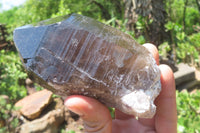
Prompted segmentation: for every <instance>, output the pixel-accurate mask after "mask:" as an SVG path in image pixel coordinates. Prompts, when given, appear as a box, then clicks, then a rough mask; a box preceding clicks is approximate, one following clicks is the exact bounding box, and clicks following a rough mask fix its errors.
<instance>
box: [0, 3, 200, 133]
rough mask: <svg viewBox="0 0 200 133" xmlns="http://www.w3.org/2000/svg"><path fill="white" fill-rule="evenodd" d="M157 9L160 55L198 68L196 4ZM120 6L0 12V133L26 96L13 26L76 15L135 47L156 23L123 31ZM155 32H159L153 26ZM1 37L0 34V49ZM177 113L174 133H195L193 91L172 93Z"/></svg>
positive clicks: (199, 102)
mask: <svg viewBox="0 0 200 133" xmlns="http://www.w3.org/2000/svg"><path fill="white" fill-rule="evenodd" d="M125 1H128V0H125ZM157 1H158V0H157ZM163 4H164V7H165V9H163V10H165V13H166V14H165V16H164V17H165V18H164V19H165V24H164V26H163V27H164V34H165V35H164V36H165V38H164V39H163V40H160V42H161V44H160V45H159V46H158V45H157V46H158V48H159V53H160V55H162V56H164V57H166V58H167V57H169V56H171V57H173V59H174V60H175V61H176V63H180V62H185V63H188V64H190V65H193V66H195V67H200V15H199V14H200V7H199V5H200V1H199V0H169V1H165V2H164V3H163ZM125 5H126V4H125V3H124V2H123V1H122V0H107V1H105V0H27V1H26V2H25V3H24V5H21V6H19V7H14V8H12V9H10V10H8V11H3V12H0V24H1V23H2V24H6V27H7V32H8V34H7V35H6V40H7V46H6V47H0V95H7V96H9V98H10V103H6V102H5V100H2V99H1V100H0V108H1V110H0V122H1V120H3V121H4V122H6V124H7V127H6V126H2V125H1V123H0V132H10V131H11V130H12V131H13V128H15V127H17V125H18V121H17V120H15V119H14V118H12V115H11V112H12V110H14V107H13V104H14V103H15V102H16V101H17V100H19V99H20V98H22V97H24V96H26V89H25V79H26V78H27V75H26V73H25V71H24V69H23V67H22V63H21V61H20V58H19V56H18V54H17V52H16V50H15V48H14V45H13V41H12V38H13V36H12V33H13V30H14V29H15V28H16V27H18V26H22V25H26V24H30V23H36V22H39V21H42V20H45V19H48V18H53V17H57V16H61V15H66V14H71V13H79V14H83V15H86V16H89V17H92V18H95V19H97V20H99V21H101V22H103V23H105V24H108V25H111V26H113V27H116V28H118V29H120V30H122V31H123V32H126V33H127V34H130V35H131V36H132V37H134V38H135V39H136V40H137V41H138V42H139V43H140V44H143V43H145V42H149V41H150V38H149V35H151V34H153V31H151V30H150V29H151V27H152V26H153V24H154V22H155V21H156V20H155V19H154V18H151V16H150V15H149V16H145V15H142V14H138V15H137V21H136V22H135V25H133V26H132V27H133V29H131V30H128V29H129V28H128V26H127V25H128V24H129V23H130V22H131V21H130V20H128V19H127V18H125V16H126V15H125V13H126V11H125V10H126V8H125ZM0 8H1V5H0ZM141 8H142V7H141ZM138 12H139V11H138ZM156 26H158V28H159V25H156ZM1 36H2V34H1V33H0V46H1ZM37 89H38V90H40V89H41V88H40V87H37ZM177 111H178V118H179V119H178V132H179V133H199V132H200V128H199V125H200V92H199V91H197V92H196V93H195V94H190V93H188V92H178V91H177ZM110 112H111V114H112V117H114V113H113V112H114V110H113V109H111V108H110ZM8 118H12V120H13V121H12V122H11V121H7V120H8ZM9 120H10V119H9ZM62 132H65V131H64V130H63V131H62ZM69 132H70V133H73V132H74V131H69Z"/></svg>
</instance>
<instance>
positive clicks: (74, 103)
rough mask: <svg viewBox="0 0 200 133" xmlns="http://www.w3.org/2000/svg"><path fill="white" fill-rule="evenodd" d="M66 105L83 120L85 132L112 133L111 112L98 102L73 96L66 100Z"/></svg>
mask: <svg viewBox="0 0 200 133" xmlns="http://www.w3.org/2000/svg"><path fill="white" fill-rule="evenodd" d="M65 105H66V106H67V108H68V109H69V110H71V111H72V112H74V113H76V114H78V115H80V117H81V118H82V119H83V122H84V127H85V132H90V133H94V132H95V133H100V132H101V133H111V128H112V118H111V115H110V112H109V110H108V109H107V107H106V106H104V105H103V104H101V103H100V102H98V101H97V100H95V99H92V98H89V97H85V96H80V95H73V96H70V97H68V98H67V99H66V100H65Z"/></svg>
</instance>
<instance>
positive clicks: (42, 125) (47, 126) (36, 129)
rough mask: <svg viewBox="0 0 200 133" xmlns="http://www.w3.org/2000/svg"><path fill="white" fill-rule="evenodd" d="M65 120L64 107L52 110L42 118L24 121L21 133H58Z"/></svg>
mask: <svg viewBox="0 0 200 133" xmlns="http://www.w3.org/2000/svg"><path fill="white" fill-rule="evenodd" d="M63 122H64V109H63V108H61V109H56V110H53V111H50V112H49V113H48V114H46V115H45V116H43V117H42V118H39V119H36V120H33V121H31V122H27V123H24V124H23V125H21V127H20V133H57V132H58V129H59V128H58V127H59V126H60V124H62V123H63Z"/></svg>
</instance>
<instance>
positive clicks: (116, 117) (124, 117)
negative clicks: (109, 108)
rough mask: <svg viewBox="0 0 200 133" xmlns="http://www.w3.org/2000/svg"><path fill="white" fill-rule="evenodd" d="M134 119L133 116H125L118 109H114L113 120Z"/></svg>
mask: <svg viewBox="0 0 200 133" xmlns="http://www.w3.org/2000/svg"><path fill="white" fill-rule="evenodd" d="M132 118H135V116H133V115H127V114H125V113H123V112H121V111H119V110H118V109H115V119H120V120H127V119H132Z"/></svg>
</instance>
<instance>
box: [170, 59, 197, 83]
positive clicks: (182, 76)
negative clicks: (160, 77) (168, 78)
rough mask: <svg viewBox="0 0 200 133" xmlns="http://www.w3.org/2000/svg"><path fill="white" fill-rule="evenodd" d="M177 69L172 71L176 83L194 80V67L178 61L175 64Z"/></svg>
mask: <svg viewBox="0 0 200 133" xmlns="http://www.w3.org/2000/svg"><path fill="white" fill-rule="evenodd" d="M177 67H178V71H177V72H175V73H174V77H175V82H176V85H177V86H178V85H181V84H183V83H186V82H190V81H193V80H195V69H194V68H192V67H190V66H188V65H187V64H184V63H180V64H178V65H177Z"/></svg>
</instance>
